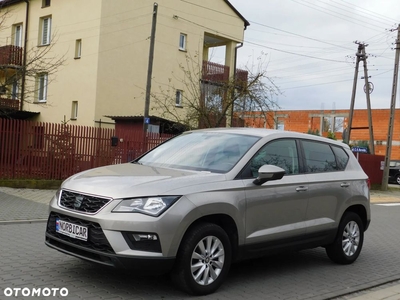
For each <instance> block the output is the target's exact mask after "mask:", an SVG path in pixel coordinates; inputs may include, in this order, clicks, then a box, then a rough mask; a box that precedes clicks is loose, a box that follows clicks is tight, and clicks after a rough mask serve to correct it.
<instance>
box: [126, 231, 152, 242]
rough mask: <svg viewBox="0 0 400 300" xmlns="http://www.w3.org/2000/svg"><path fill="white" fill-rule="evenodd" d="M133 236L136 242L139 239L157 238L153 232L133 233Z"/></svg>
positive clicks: (150, 239) (149, 239)
mask: <svg viewBox="0 0 400 300" xmlns="http://www.w3.org/2000/svg"><path fill="white" fill-rule="evenodd" d="M132 235H133V238H134V239H135V241H136V242H141V241H157V240H158V238H157V236H156V235H155V234H138V233H134V234H132Z"/></svg>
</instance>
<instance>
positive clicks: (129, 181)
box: [61, 163, 226, 199]
mask: <svg viewBox="0 0 400 300" xmlns="http://www.w3.org/2000/svg"><path fill="white" fill-rule="evenodd" d="M224 180H226V177H225V175H224V174H215V173H210V172H196V171H187V170H177V169H166V168H158V167H150V166H144V165H139V164H134V163H126V164H119V165H110V166H105V167H100V168H95V169H91V170H87V171H84V172H81V173H78V174H76V175H73V176H71V177H70V178H68V179H67V180H65V181H64V182H63V184H62V186H61V187H62V188H63V189H68V190H73V191H77V192H81V193H87V194H93V195H101V196H104V197H110V198H114V199H117V198H126V197H140V196H152V195H173V194H174V195H181V193H182V192H183V190H186V189H187V188H188V187H190V186H194V185H201V184H207V183H211V182H216V181H224Z"/></svg>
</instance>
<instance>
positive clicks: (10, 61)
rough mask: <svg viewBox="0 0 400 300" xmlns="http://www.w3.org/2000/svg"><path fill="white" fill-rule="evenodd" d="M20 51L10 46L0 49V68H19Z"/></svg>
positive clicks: (20, 60) (16, 47)
mask: <svg viewBox="0 0 400 300" xmlns="http://www.w3.org/2000/svg"><path fill="white" fill-rule="evenodd" d="M22 49H23V48H22V47H18V46H12V45H8V46H2V47H0V67H5V66H7V67H14V68H15V67H21V66H22Z"/></svg>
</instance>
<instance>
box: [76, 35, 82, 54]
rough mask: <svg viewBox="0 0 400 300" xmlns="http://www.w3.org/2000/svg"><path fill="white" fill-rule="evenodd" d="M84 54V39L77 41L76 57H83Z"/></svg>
mask: <svg viewBox="0 0 400 300" xmlns="http://www.w3.org/2000/svg"><path fill="white" fill-rule="evenodd" d="M81 54H82V40H81V39H79V40H76V41H75V58H81Z"/></svg>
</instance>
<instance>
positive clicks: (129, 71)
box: [0, 0, 249, 126]
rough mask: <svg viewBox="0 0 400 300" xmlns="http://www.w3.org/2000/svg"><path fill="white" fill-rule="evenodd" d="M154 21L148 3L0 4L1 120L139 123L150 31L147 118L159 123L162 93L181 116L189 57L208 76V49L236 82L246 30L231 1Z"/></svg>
mask: <svg viewBox="0 0 400 300" xmlns="http://www.w3.org/2000/svg"><path fill="white" fill-rule="evenodd" d="M154 13H155V6H154V1H150V0H142V1H132V0H113V1H110V0H85V1H81V0H68V1H65V0H29V1H24V0H4V1H2V7H1V11H0V16H1V17H0V18H2V19H1V20H2V24H1V28H0V81H1V85H2V86H3V87H4V88H3V90H2V91H0V92H1V97H0V110H1V111H2V113H3V115H5V114H8V116H10V115H12V117H13V118H25V119H27V118H29V119H31V120H34V121H44V122H53V123H59V122H68V123H69V124H77V125H88V126H99V125H100V124H101V125H102V126H105V125H110V126H113V124H114V119H115V118H108V117H106V116H119V117H129V116H132V117H136V118H137V117H138V116H143V115H144V109H145V95H146V88H147V86H148V81H147V76H148V65H149V57H150V52H149V48H150V42H151V39H150V36H151V32H152V28H153V27H152V26H154V24H155V25H156V27H155V28H156V30H155V35H154V36H155V39H154V41H155V42H154V55H153V72H152V74H151V78H152V79H151V97H150V104H149V106H150V107H149V112H150V115H153V116H154V117H160V115H161V113H162V112H160V111H157V109H155V107H154V97H156V95H157V94H163V93H162V92H161V90H163V91H168V92H169V93H171V94H172V95H173V97H172V98H173V102H172V103H171V104H170V105H171V106H174V107H177V108H180V109H181V110H180V111H181V113H184V111H185V110H184V108H185V103H184V102H183V101H182V99H184V97H182V95H184V94H185V93H187V90H186V89H187V86H185V85H184V84H183V82H182V81H181V80H179V78H182V77H184V76H185V74H184V70H183V69H182V65H184V64H185V63H187V60H188V57H191V58H192V59H193V61H195V62H196V63H198V66H199V69H200V70H201V71H200V75H199V76H206V75H207V74H204V72H205V71H204V70H209V68H207V64H208V60H209V58H210V55H211V53H210V49H211V48H213V47H220V46H223V47H225V62H224V63H222V66H221V67H222V69H223V70H224V71H227V74H228V76H230V77H232V76H233V74H234V66H235V60H236V52H237V51H236V50H237V46H238V45H240V44H241V43H242V42H243V36H244V30H245V28H246V26H248V25H249V23H248V21H246V19H244V17H243V16H242V15H241V14H240V13H239V12H238V11H237V10H236V9H235V8H234V7H233V6H232V5H231V4H230V3H229V1H227V0H218V1H217V0H204V1H201V2H194V1H181V0H159V1H158V2H157V14H156V17H157V18H156V22H155V23H154V22H153V17H154ZM37 57H40V58H41V59H36V61H35V58H37ZM40 63H41V64H40ZM35 64H36V65H35ZM204 66H206V67H204ZM52 68H53V69H52ZM217 72H218V71H217ZM200 79H201V78H200ZM182 108H183V109H182ZM150 124H151V118H150Z"/></svg>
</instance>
